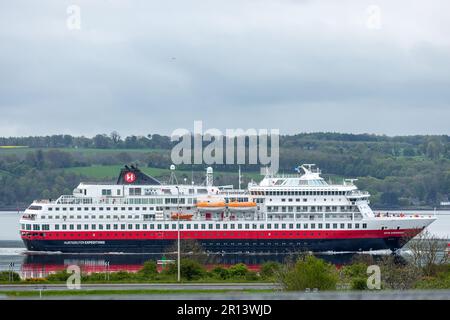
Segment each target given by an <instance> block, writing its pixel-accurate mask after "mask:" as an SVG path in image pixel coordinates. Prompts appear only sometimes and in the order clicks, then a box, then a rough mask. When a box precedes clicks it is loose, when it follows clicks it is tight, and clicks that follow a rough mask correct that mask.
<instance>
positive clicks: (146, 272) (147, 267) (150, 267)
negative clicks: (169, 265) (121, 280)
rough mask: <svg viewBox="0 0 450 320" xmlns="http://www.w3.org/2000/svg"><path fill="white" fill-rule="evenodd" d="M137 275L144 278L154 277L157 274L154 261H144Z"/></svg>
mask: <svg viewBox="0 0 450 320" xmlns="http://www.w3.org/2000/svg"><path fill="white" fill-rule="evenodd" d="M138 274H139V275H141V276H143V277H144V278H150V279H152V278H154V277H155V276H156V275H157V274H158V269H157V266H156V262H155V261H146V262H144V266H143V267H142V269H141V270H139V272H138Z"/></svg>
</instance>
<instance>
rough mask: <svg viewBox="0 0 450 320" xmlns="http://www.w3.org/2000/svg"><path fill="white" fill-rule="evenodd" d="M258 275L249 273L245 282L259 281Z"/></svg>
mask: <svg viewBox="0 0 450 320" xmlns="http://www.w3.org/2000/svg"><path fill="white" fill-rule="evenodd" d="M258 279H259V277H258V274H257V273H256V272H253V271H249V272H248V273H247V274H246V275H245V280H247V281H255V280H258Z"/></svg>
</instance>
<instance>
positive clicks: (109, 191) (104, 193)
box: [102, 189, 111, 196]
mask: <svg viewBox="0 0 450 320" xmlns="http://www.w3.org/2000/svg"><path fill="white" fill-rule="evenodd" d="M110 195H111V189H102V196H110Z"/></svg>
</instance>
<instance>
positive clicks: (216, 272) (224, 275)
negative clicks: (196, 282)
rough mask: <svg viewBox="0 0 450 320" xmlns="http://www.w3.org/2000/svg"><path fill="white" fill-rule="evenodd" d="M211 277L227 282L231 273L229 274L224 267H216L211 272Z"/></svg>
mask: <svg viewBox="0 0 450 320" xmlns="http://www.w3.org/2000/svg"><path fill="white" fill-rule="evenodd" d="M211 275H212V276H213V277H214V278H216V279H220V280H225V279H228V278H229V277H230V273H229V272H228V270H227V269H225V268H223V267H215V268H214V269H212V270H211Z"/></svg>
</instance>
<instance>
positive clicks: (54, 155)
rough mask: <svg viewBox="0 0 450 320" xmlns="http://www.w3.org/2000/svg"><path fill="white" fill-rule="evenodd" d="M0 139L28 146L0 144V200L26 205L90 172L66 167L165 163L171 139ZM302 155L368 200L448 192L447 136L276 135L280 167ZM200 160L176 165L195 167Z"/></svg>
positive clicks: (427, 197)
mask: <svg viewBox="0 0 450 320" xmlns="http://www.w3.org/2000/svg"><path fill="white" fill-rule="evenodd" d="M0 146H27V147H29V148H32V149H30V150H26V149H25V150H24V149H8V150H7V151H6V152H3V151H2V150H3V149H2V148H0V207H11V206H18V205H20V206H23V205H26V204H27V203H30V202H31V201H32V200H33V199H36V198H50V197H51V198H54V197H57V196H59V195H60V194H62V193H67V192H68V193H70V192H71V191H70V190H72V189H73V188H74V187H75V186H76V185H77V184H78V183H79V182H80V181H82V180H89V181H92V180H95V179H93V178H92V177H84V176H82V175H81V174H76V173H69V172H66V171H65V169H68V168H73V167H88V166H92V165H123V164H127V163H132V162H133V163H137V164H139V165H140V166H141V167H147V166H148V167H156V168H168V167H169V166H170V164H171V157H170V152H171V147H172V146H173V142H171V141H170V137H167V136H161V135H156V134H153V135H147V136H141V137H138V136H128V137H125V138H122V137H121V136H120V135H119V134H118V133H117V132H113V133H112V134H110V135H97V136H95V137H93V138H85V137H73V136H70V135H54V136H47V137H9V138H0ZM87 149H88V150H87ZM91 149H94V150H91ZM15 150H20V151H15ZM96 150H98V152H97V151H96ZM302 163H315V164H317V165H318V166H319V167H320V169H322V171H323V172H324V177H325V178H326V179H327V181H331V182H333V183H340V182H342V178H344V177H345V178H358V181H357V182H356V184H357V185H358V187H360V188H361V189H364V190H368V191H369V192H370V193H371V194H372V198H371V199H372V204H373V205H374V206H375V207H380V208H381V207H403V208H404V207H425V206H426V207H435V206H438V205H439V203H440V202H441V201H448V199H449V194H450V140H449V137H448V136H405V137H387V136H377V135H364V134H363V135H354V134H341V133H311V134H298V135H290V136H281V137H280V171H281V172H284V173H293V169H294V168H295V167H297V166H298V165H299V164H302ZM205 166H206V165H196V166H190V165H181V166H179V168H180V169H185V170H189V171H190V170H194V171H198V172H200V171H204V168H205ZM213 167H214V169H215V170H216V171H224V172H226V171H228V172H233V173H234V172H237V166H236V165H232V166H227V165H215V166H213ZM242 171H243V172H258V171H259V166H255V165H243V166H242ZM235 180H236V179H235ZM249 180H250V179H249V178H247V179H246V180H244V183H247V182H249ZM221 183H224V184H228V183H233V184H237V181H229V180H226V179H225V178H224V179H223V180H222V181H221Z"/></svg>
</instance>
